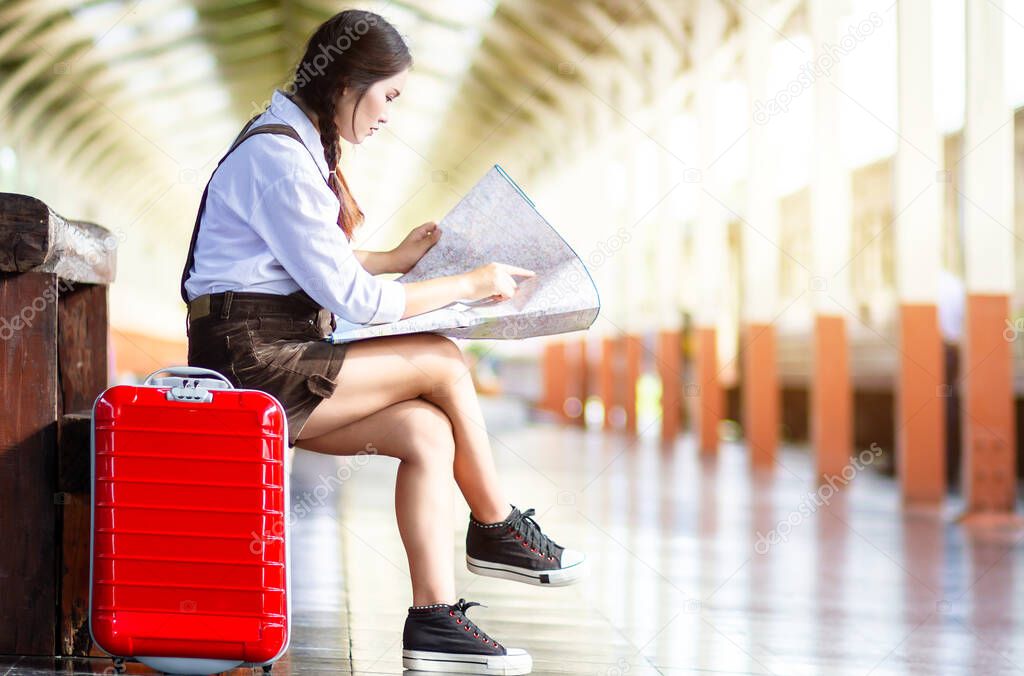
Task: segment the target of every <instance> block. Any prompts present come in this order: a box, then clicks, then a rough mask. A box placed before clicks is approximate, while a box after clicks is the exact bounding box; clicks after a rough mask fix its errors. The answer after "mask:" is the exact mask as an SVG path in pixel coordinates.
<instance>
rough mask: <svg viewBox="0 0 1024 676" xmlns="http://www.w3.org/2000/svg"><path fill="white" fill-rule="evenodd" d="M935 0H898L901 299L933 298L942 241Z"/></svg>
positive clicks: (898, 256) (897, 224)
mask: <svg viewBox="0 0 1024 676" xmlns="http://www.w3.org/2000/svg"><path fill="white" fill-rule="evenodd" d="M931 10H932V3H931V1H930V0H899V10H898V11H899V17H898V21H899V25H898V27H897V30H898V38H897V43H898V44H897V57H898V58H897V67H898V72H899V78H898V82H899V85H898V87H897V91H898V94H897V95H898V97H899V139H898V142H897V147H896V159H895V204H894V205H893V208H894V209H895V214H896V221H895V232H894V234H895V243H896V262H897V263H896V278H897V279H896V281H897V286H898V292H899V297H900V302H902V303H929V304H931V303H935V302H936V300H937V294H938V283H939V265H940V261H941V246H942V212H941V209H942V186H943V185H944V183H943V182H942V174H941V169H942V163H941V157H942V147H941V143H940V138H939V132H938V129H937V126H936V123H935V111H934V104H933V103H932V89H933V87H932V21H931Z"/></svg>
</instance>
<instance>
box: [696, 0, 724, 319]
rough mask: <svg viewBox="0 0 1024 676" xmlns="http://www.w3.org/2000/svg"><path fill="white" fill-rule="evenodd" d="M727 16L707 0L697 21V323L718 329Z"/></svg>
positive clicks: (720, 283)
mask: <svg viewBox="0 0 1024 676" xmlns="http://www.w3.org/2000/svg"><path fill="white" fill-rule="evenodd" d="M723 20H724V17H723V11H722V7H721V5H720V4H719V2H718V0H702V1H701V3H700V10H699V18H698V21H697V30H696V34H697V45H696V53H697V63H696V70H697V86H696V89H695V94H694V98H695V103H696V109H697V163H698V166H699V167H700V171H701V185H702V188H703V189H702V190H700V192H699V193H698V203H697V218H696V231H695V233H694V234H695V245H696V246H695V255H696V258H697V265H696V268H697V290H698V298H697V307H696V308H695V309H696V313H695V314H696V323H697V326H699V327H707V328H714V327H716V326H717V324H718V321H719V319H720V317H721V316H722V312H721V310H722V305H723V300H724V297H723V293H722V290H723V282H724V279H723V272H724V270H725V266H726V259H725V253H726V235H727V233H726V210H725V208H724V207H723V206H722V204H721V202H720V200H725V198H726V195H725V191H724V189H723V186H722V185H721V183H720V181H719V180H717V176H716V172H715V168H714V166H713V165H714V162H715V160H716V159H717V155H718V150H719V149H718V144H717V143H716V138H715V136H716V124H715V118H716V117H717V115H716V110H715V107H716V106H715V103H716V99H717V96H716V92H717V88H718V83H719V80H720V73H719V72H718V64H717V63H716V62H715V59H714V52H715V50H716V49H717V48H718V47H720V43H719V39H720V37H721V23H722V21H723Z"/></svg>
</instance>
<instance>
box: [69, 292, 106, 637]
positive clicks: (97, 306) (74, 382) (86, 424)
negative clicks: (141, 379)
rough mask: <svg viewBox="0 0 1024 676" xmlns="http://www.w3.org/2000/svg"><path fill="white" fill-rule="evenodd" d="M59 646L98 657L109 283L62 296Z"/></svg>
mask: <svg viewBox="0 0 1024 676" xmlns="http://www.w3.org/2000/svg"><path fill="white" fill-rule="evenodd" d="M57 319H58V323H57V360H58V373H59V382H60V401H59V409H60V412H61V414H62V415H61V418H60V420H61V425H60V431H59V453H58V477H57V481H58V485H57V490H58V491H59V495H60V500H59V501H58V510H59V518H58V536H59V537H60V549H59V551H60V559H59V561H60V567H59V569H58V572H57V575H58V578H59V579H58V584H59V588H60V592H59V593H60V598H59V606H58V609H57V613H58V617H57V628H56V630H57V637H56V641H57V648H58V650H59V651H60V654H62V655H90V654H93V655H100V656H102V655H103V654H104V653H102V652H101V651H99V650H98V649H97V648H95V647H94V646H92V640H91V637H90V636H89V625H88V619H89V618H88V611H89V527H90V525H89V501H90V491H91V486H90V482H89V454H90V450H91V449H90V443H89V430H90V424H91V410H92V405H93V402H94V401H95V399H96V396H97V395H98V394H99V393H100V392H102V391H103V390H104V389H106V387H107V287H105V286H101V285H93V284H79V285H77V286H75V287H74V288H72V289H69V290H67V291H63V290H62V292H61V294H60V303H59V305H58V315H57Z"/></svg>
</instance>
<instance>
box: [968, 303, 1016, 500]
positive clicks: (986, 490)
mask: <svg viewBox="0 0 1024 676" xmlns="http://www.w3.org/2000/svg"><path fill="white" fill-rule="evenodd" d="M1009 316H1010V299H1009V296H1006V295H1001V294H991V295H989V294H968V296H967V312H966V317H965V329H966V330H965V332H964V345H963V354H962V357H961V363H962V364H963V366H962V368H961V369H960V372H961V373H963V374H965V375H964V377H963V381H964V386H965V387H964V390H963V391H964V393H965V396H964V400H965V405H964V407H963V409H962V415H963V418H962V422H963V424H962V428H963V456H962V459H963V462H962V465H961V469H962V470H963V471H962V475H963V494H964V501H965V503H966V508H967V512H968V513H979V512H1001V513H1009V512H1013V511H1014V503H1015V501H1016V485H1017V479H1016V476H1017V459H1016V431H1015V429H1014V413H1013V361H1012V353H1011V347H1012V344H1011V343H1010V342H1009V341H1008V340H1007V338H1006V337H1004V335H1005V333H1006V331H1007V325H1006V319H1007V317H1009Z"/></svg>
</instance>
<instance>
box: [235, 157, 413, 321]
mask: <svg viewBox="0 0 1024 676" xmlns="http://www.w3.org/2000/svg"><path fill="white" fill-rule="evenodd" d="M317 180H319V181H320V185H317V184H316V183H315V181H317ZM337 216H338V200H337V198H336V197H335V196H334V194H333V193H331V192H330V190H329V189H328V188H327V186H326V184H325V183H324V182H323V179H322V178H321V177H320V176H319V175H317V176H315V177H314V176H310V175H308V174H306V173H304V172H298V173H296V174H292V175H290V176H287V177H282V178H279V179H278V180H276V181H275V182H274V183H272V184H270V185H268V186H267V187H266V188H265V189H264V190H262V192H261V193H259V197H258V198H257V200H256V202H255V204H253V210H252V214H251V216H250V218H249V223H250V224H251V226H252V228H253V230H255V231H256V233H257V234H258V235H259V236H260V237H261V238H262V239H263V241H264V242H266V244H267V247H268V248H269V249H270V251H271V253H273V254H274V257H275V258H277V260H278V262H280V263H281V266H282V267H283V268H284V269H285V271H286V272H287V273H288V274H289V275H290V276H291V277H292V278H293V279H294V280H295V282H296V283H297V284H298V285H299V286H300V287H301V288H302V289H303V290H304V291H305V292H306V293H307V294H309V296H310V297H311V298H312V299H313V300H315V301H316V302H317V303H319V304H320V305H322V306H323V307H325V308H327V309H328V310H330V311H331V312H333V313H334V314H336V315H338V316H339V317H341V318H342V319H345V320H346V321H350V322H353V323H355V324H383V323H386V322H393V321H397V320H399V319H401V318H402V315H403V314H404V313H405V287H404V286H403V285H402V284H401V283H400V282H396V281H394V280H385V279H378V278H376V277H374V276H373V275H371V274H370V273H369V272H367V271H366V269H365V268H364V267H363V266H362V264H360V263H359V260H358V259H357V258H356V256H355V254H354V252H353V251H352V248H351V246H350V245H349V243H348V239H347V238H346V237H345V233H344V232H342V230H341V228H339V227H338V225H337Z"/></svg>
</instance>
